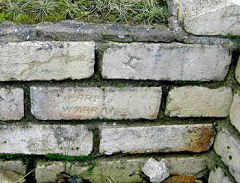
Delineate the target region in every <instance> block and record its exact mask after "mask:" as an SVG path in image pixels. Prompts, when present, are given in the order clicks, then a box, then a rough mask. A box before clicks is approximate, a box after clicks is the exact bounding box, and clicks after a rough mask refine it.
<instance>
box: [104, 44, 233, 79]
mask: <svg viewBox="0 0 240 183" xmlns="http://www.w3.org/2000/svg"><path fill="white" fill-rule="evenodd" d="M230 62H231V55H229V52H228V50H227V49H225V48H222V47H221V46H210V45H198V44H195V45H190V44H189V45H188V44H180V43H171V44H166V43H161V44H147V43H131V44H118V43H115V44H110V48H108V49H107V50H106V51H105V52H104V55H103V60H102V76H103V77H104V78H108V79H135V80H140V79H141V80H168V81H174V80H190V81H192V80H199V81H210V80H224V78H225V76H226V75H227V72H228V66H229V64H230Z"/></svg>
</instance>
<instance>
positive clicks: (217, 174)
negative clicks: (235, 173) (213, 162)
mask: <svg viewBox="0 0 240 183" xmlns="http://www.w3.org/2000/svg"><path fill="white" fill-rule="evenodd" d="M208 183H233V182H232V181H231V180H230V178H229V177H228V176H226V175H225V173H224V171H223V170H222V168H220V167H218V168H217V169H215V170H212V171H211V172H210V174H209V178H208Z"/></svg>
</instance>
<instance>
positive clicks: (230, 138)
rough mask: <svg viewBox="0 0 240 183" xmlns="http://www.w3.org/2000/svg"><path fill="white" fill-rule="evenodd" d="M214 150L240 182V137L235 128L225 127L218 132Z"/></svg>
mask: <svg viewBox="0 0 240 183" xmlns="http://www.w3.org/2000/svg"><path fill="white" fill-rule="evenodd" d="M214 150H215V151H216V153H217V154H218V155H219V156H221V158H222V161H223V162H224V163H225V164H226V165H227V166H228V167H229V172H230V173H231V174H232V175H233V177H234V178H235V180H236V181H237V182H240V166H239V162H240V137H239V135H238V134H235V133H234V131H233V130H231V129H227V128H223V129H222V130H221V131H220V132H218V133H217V136H216V139H215V143H214Z"/></svg>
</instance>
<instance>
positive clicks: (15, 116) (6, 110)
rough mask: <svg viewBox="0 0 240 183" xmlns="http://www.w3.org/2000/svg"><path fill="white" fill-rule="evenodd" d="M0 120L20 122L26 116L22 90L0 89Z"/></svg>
mask: <svg viewBox="0 0 240 183" xmlns="http://www.w3.org/2000/svg"><path fill="white" fill-rule="evenodd" d="M0 106H1V107H0V120H19V119H21V118H22V117H23V116H24V94H23V89H21V88H0Z"/></svg>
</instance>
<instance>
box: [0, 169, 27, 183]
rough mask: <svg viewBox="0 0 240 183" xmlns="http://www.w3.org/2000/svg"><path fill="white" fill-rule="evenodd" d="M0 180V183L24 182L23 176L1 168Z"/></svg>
mask: <svg viewBox="0 0 240 183" xmlns="http://www.w3.org/2000/svg"><path fill="white" fill-rule="evenodd" d="M0 182H1V183H15V182H17V183H24V182H25V180H24V176H22V175H20V174H18V173H15V172H13V171H10V170H2V169H0Z"/></svg>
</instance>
